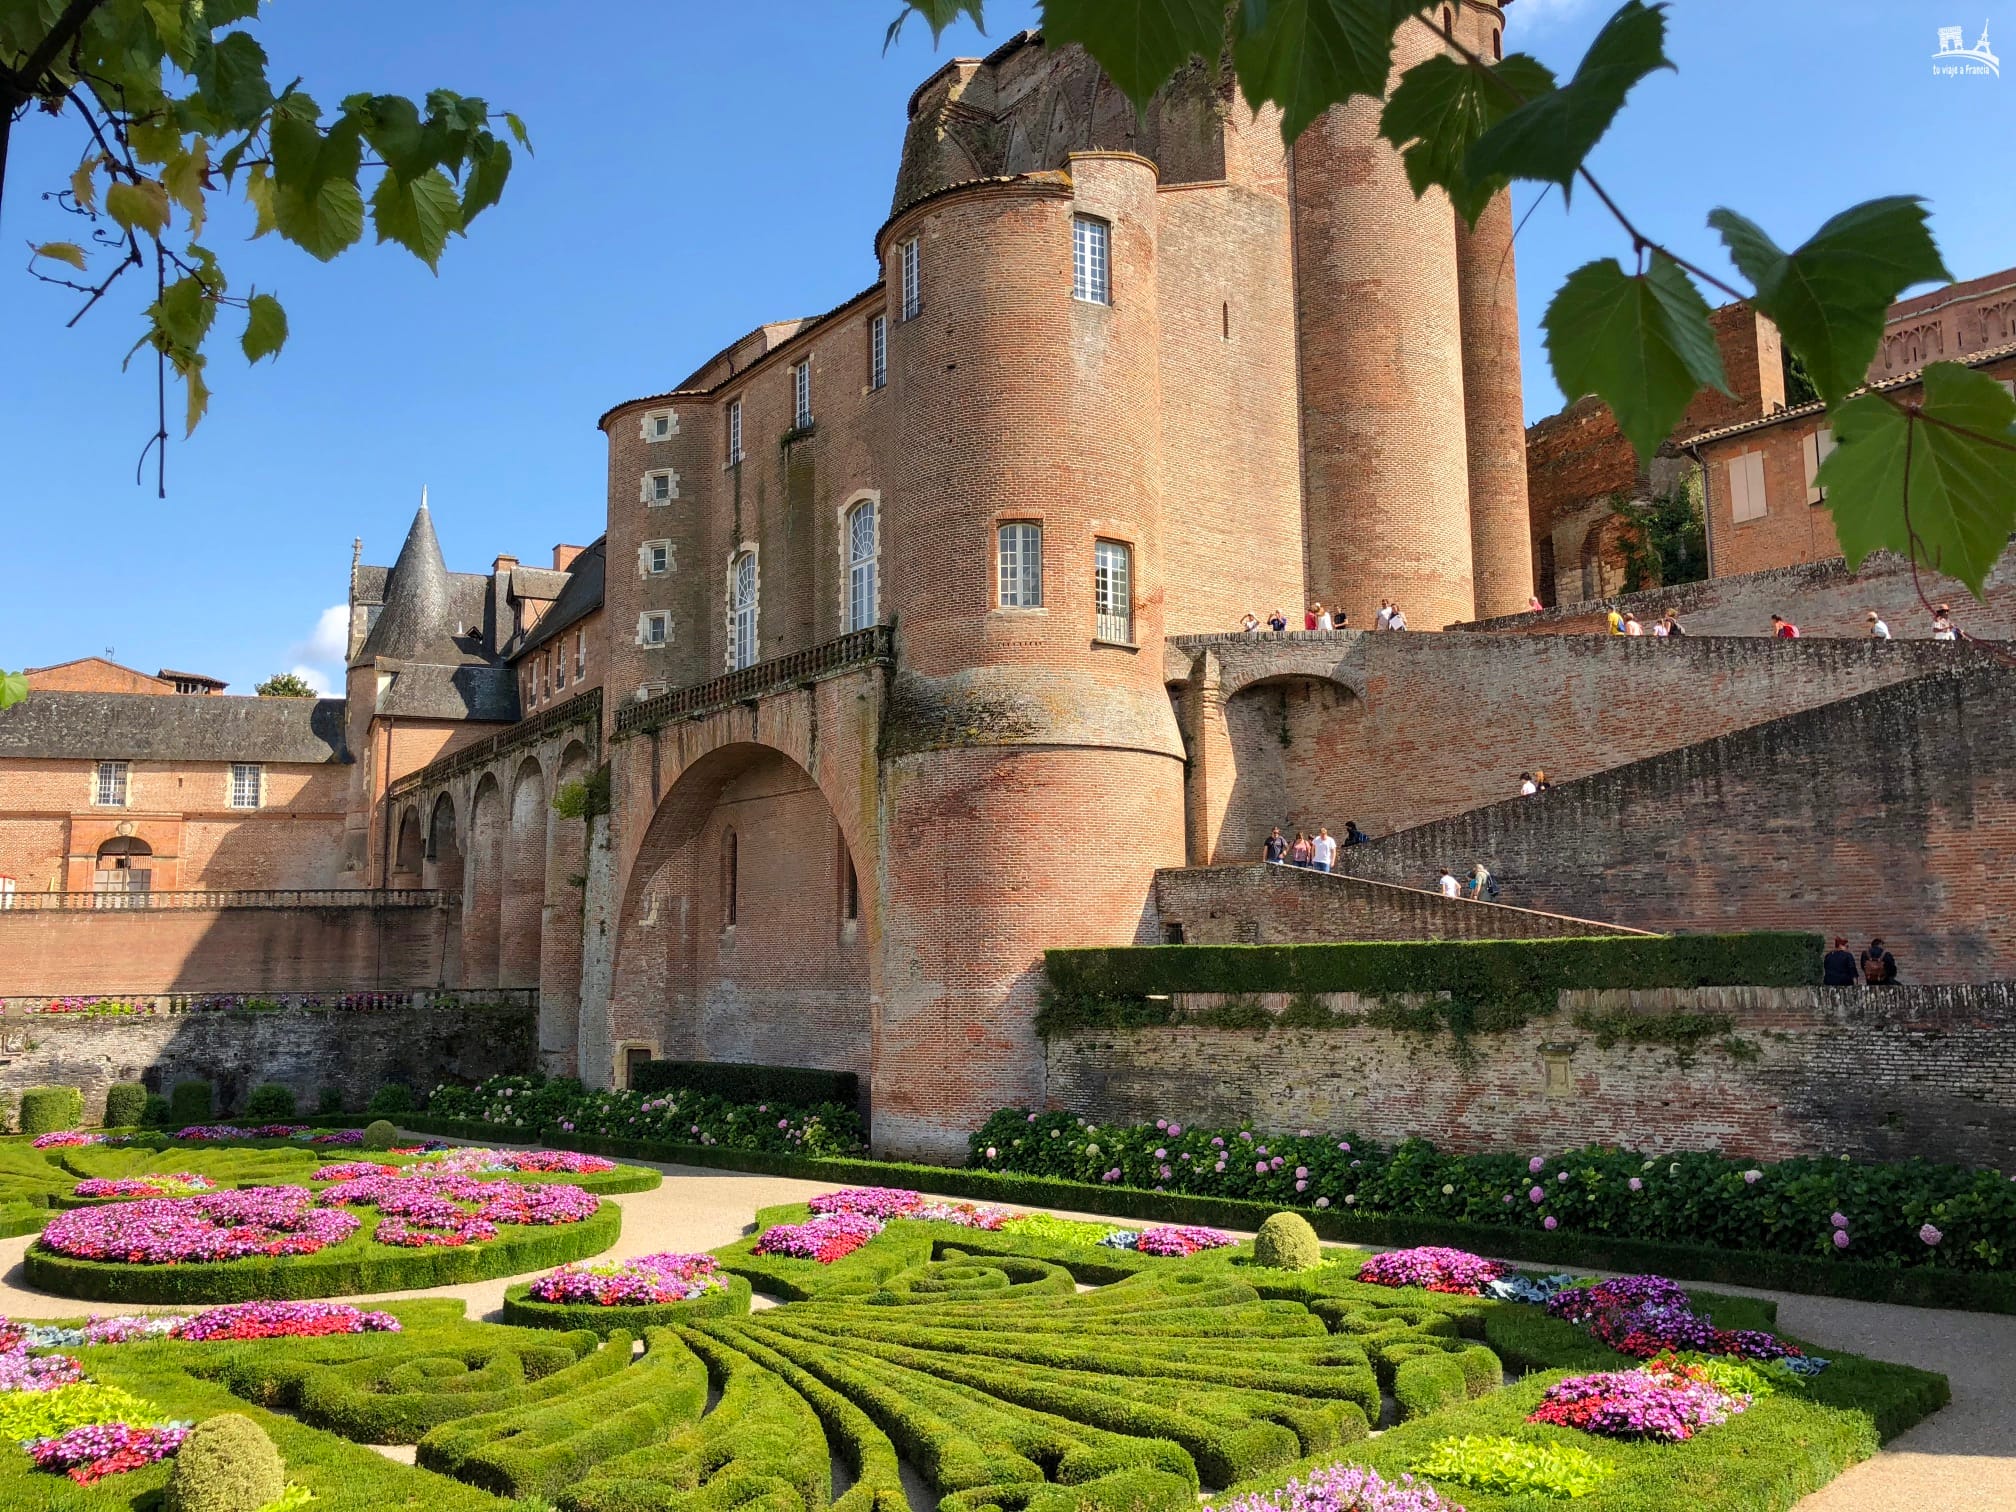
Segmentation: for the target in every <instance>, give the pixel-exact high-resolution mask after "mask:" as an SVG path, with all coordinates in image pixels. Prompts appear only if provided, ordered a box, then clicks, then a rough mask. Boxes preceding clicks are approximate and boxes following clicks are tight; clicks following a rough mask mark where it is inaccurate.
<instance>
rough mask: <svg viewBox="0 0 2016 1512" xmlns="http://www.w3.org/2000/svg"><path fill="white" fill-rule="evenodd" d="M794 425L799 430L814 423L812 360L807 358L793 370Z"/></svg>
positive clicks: (792, 399)
mask: <svg viewBox="0 0 2016 1512" xmlns="http://www.w3.org/2000/svg"><path fill="white" fill-rule="evenodd" d="M791 408H792V414H793V417H794V418H793V419H792V422H791V423H792V424H793V425H795V426H797V427H798V429H799V430H803V429H805V427H806V426H808V425H810V424H811V423H812V359H811V358H809V357H808V358H806V359H805V360H804V361H803V362H801V363H799V364H798V365H797V366H796V367H794V368H793V369H791Z"/></svg>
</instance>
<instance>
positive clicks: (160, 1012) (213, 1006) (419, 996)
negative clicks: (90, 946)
mask: <svg viewBox="0 0 2016 1512" xmlns="http://www.w3.org/2000/svg"><path fill="white" fill-rule="evenodd" d="M538 1006H539V989H538V988H537V987H480V988H466V989H456V988H445V987H421V988H412V989H402V990H398V991H385V990H383V989H379V988H363V989H360V990H358V991H354V992H341V991H328V992H84V993H72V994H70V995H69V996H67V997H52V996H47V995H43V994H32V993H16V994H14V995H11V996H8V997H4V998H0V1018H39V1017H48V1018H66V1019H84V1018H158V1017H170V1016H175V1015H180V1014H191V1013H276V1012H279V1011H281V1010H283V1009H304V1010H308V1011H311V1012H322V1013H393V1012H401V1011H405V1010H409V1009H422V1008H537V1007H538Z"/></svg>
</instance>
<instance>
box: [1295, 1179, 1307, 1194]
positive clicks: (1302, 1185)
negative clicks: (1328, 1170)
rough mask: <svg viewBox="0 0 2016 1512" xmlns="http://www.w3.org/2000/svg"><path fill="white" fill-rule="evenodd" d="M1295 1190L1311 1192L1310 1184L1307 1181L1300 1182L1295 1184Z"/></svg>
mask: <svg viewBox="0 0 2016 1512" xmlns="http://www.w3.org/2000/svg"><path fill="white" fill-rule="evenodd" d="M1295 1190H1296V1191H1298V1192H1306V1191H1308V1190H1309V1183H1308V1182H1306V1181H1298V1182H1296V1183H1295Z"/></svg>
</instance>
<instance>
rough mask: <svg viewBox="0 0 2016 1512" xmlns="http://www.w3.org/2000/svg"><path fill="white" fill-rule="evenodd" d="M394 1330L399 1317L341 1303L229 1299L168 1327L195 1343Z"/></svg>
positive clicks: (396, 1330)
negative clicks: (231, 1301)
mask: <svg viewBox="0 0 2016 1512" xmlns="http://www.w3.org/2000/svg"><path fill="white" fill-rule="evenodd" d="M398 1332H399V1320H398V1319H397V1318H395V1317H393V1316H392V1314H390V1313H388V1312H366V1311H364V1310H363V1309H362V1308H356V1307H351V1306H349V1305H348V1304H346V1303H341V1302H233V1303H231V1304H229V1305H228V1306H225V1307H212V1308H208V1309H206V1310H205V1311H203V1312H200V1313H197V1314H196V1315H195V1316H193V1317H190V1318H184V1319H183V1320H182V1321H180V1322H178V1323H176V1324H175V1325H174V1327H173V1328H171V1329H170V1330H169V1334H170V1336H171V1337H172V1338H177V1339H191V1340H196V1341H198V1342H205V1341H210V1340H219V1339H319V1338H323V1337H325V1336H327V1335H329V1334H360V1333H398Z"/></svg>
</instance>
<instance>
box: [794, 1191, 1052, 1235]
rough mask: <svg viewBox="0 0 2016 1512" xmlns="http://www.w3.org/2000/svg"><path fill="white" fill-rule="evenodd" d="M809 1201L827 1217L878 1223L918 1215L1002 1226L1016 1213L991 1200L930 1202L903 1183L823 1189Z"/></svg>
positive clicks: (967, 1224)
mask: <svg viewBox="0 0 2016 1512" xmlns="http://www.w3.org/2000/svg"><path fill="white" fill-rule="evenodd" d="M805 1205H806V1206H807V1207H809V1208H811V1209H812V1211H813V1213H815V1214H817V1215H821V1216H826V1217H831V1216H833V1215H835V1214H839V1213H852V1214H855V1215H856V1216H858V1217H862V1218H873V1219H875V1220H876V1222H878V1223H887V1222H889V1221H890V1220H891V1219H894V1218H916V1219H925V1220H930V1221H933V1222H937V1223H956V1224H958V1225H959V1226H960V1227H961V1228H970V1229H998V1228H999V1227H1001V1225H1002V1224H1004V1223H1006V1222H1007V1221H1008V1220H1009V1219H1010V1218H1012V1217H1014V1216H1015V1215H1014V1213H1013V1212H1012V1211H1011V1210H1010V1209H1008V1208H1004V1207H996V1206H994V1205H993V1204H991V1203H978V1202H927V1201H926V1200H925V1199H924V1196H923V1194H922V1193H919V1192H911V1191H906V1190H904V1189H903V1188H902V1187H847V1188H845V1189H843V1190H841V1191H838V1192H821V1193H820V1194H819V1195H818V1196H816V1197H814V1198H813V1199H812V1200H811V1201H810V1202H808V1203H806V1204H805Z"/></svg>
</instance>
